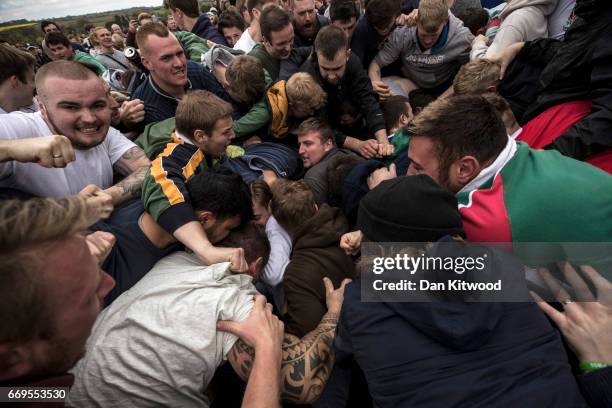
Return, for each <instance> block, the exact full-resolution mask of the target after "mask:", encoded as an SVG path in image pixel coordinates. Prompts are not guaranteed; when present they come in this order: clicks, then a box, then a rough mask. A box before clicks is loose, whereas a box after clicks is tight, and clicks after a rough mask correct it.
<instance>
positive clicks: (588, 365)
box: [579, 361, 611, 374]
mask: <svg viewBox="0 0 612 408" xmlns="http://www.w3.org/2000/svg"><path fill="white" fill-rule="evenodd" d="M610 366H611V364H608V363H601V362H599V361H587V362H584V363H580V366H579V367H580V371H582V374H588V373H590V372H592V371H595V370H599V369H600V368H606V367H610Z"/></svg>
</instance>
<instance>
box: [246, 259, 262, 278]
mask: <svg viewBox="0 0 612 408" xmlns="http://www.w3.org/2000/svg"><path fill="white" fill-rule="evenodd" d="M263 267H264V265H263V258H262V257H261V256H260V257H259V258H257V259H256V260H254V261H253V262H251V263H250V265H249V275H251V276H252V277H253V278H259V275H260V273H259V272H260V271H261V270H262V269H263Z"/></svg>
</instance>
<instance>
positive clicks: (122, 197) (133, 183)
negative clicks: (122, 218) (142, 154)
mask: <svg viewBox="0 0 612 408" xmlns="http://www.w3.org/2000/svg"><path fill="white" fill-rule="evenodd" d="M147 170H148V168H147V167H141V168H139V169H137V170H136V171H135V172H133V173H132V174H130V175H129V176H127V177H126V178H124V179H123V180H121V181H120V182H119V183H117V184H115V187H116V188H117V189H118V191H119V196H118V198H117V200H116V201H117V202H116V203H115V205H116V204H119V203H122V202H125V201H128V200H131V199H132V198H137V197H140V194H141V191H142V182H143V181H144V177H145V174H146V173H147Z"/></svg>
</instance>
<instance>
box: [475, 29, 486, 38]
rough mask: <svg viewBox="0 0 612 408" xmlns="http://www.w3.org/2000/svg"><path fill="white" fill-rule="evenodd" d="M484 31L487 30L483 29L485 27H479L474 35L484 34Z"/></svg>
mask: <svg viewBox="0 0 612 408" xmlns="http://www.w3.org/2000/svg"><path fill="white" fill-rule="evenodd" d="M486 32H487V31H486V30H485V28H484V27H482V28H479V29H478V30H477V31H476V36H478V35H485V33H486Z"/></svg>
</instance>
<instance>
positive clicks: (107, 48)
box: [100, 45, 115, 54]
mask: <svg viewBox="0 0 612 408" xmlns="http://www.w3.org/2000/svg"><path fill="white" fill-rule="evenodd" d="M100 49H101V50H102V52H107V53H109V54H112V53H113V52H114V51H115V50H114V49H113V47H105V46H103V45H100Z"/></svg>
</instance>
